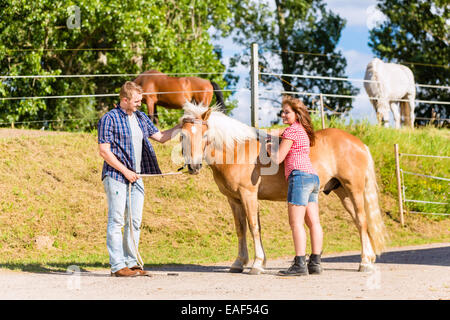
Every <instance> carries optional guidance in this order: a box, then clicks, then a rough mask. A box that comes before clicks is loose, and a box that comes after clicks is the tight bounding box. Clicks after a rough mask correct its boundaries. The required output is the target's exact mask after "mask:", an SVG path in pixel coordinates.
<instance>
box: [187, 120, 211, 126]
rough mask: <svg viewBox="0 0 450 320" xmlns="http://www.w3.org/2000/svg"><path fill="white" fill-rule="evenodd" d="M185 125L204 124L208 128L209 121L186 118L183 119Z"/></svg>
mask: <svg viewBox="0 0 450 320" xmlns="http://www.w3.org/2000/svg"><path fill="white" fill-rule="evenodd" d="M183 123H193V124H202V125H203V124H204V125H205V126H208V121H204V120H201V119H192V118H185V119H183Z"/></svg>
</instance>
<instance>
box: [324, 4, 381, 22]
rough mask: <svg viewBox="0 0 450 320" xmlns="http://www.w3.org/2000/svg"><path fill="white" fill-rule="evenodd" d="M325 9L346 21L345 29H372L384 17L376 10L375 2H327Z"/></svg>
mask: <svg viewBox="0 0 450 320" xmlns="http://www.w3.org/2000/svg"><path fill="white" fill-rule="evenodd" d="M325 2H326V4H327V7H328V8H329V9H330V10H331V11H333V12H335V13H337V14H339V15H340V16H341V17H342V18H345V19H346V20H347V27H367V28H368V29H372V28H373V27H374V26H375V25H376V24H377V23H379V22H381V21H383V20H384V19H385V16H384V15H383V13H382V12H381V11H379V10H377V9H376V7H375V6H376V4H377V1H376V0H354V1H348V0H328V1H325Z"/></svg>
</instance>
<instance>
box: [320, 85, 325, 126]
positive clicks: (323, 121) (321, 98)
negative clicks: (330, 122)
mask: <svg viewBox="0 0 450 320" xmlns="http://www.w3.org/2000/svg"><path fill="white" fill-rule="evenodd" d="M320 118H321V119H322V129H325V114H324V112H323V96H322V94H320Z"/></svg>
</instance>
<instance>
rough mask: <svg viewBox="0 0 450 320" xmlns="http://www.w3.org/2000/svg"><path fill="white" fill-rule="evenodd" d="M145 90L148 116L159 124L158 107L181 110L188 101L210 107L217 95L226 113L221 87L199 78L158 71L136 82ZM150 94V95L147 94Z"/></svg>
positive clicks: (152, 71) (149, 72)
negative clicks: (170, 74) (213, 97)
mask: <svg viewBox="0 0 450 320" xmlns="http://www.w3.org/2000/svg"><path fill="white" fill-rule="evenodd" d="M134 82H135V83H137V84H138V85H140V86H141V87H142V89H143V90H144V97H143V100H144V102H145V104H147V111H148V115H149V116H150V117H151V119H152V120H154V121H155V122H157V121H158V120H157V119H158V112H157V110H156V106H157V105H160V106H162V107H165V108H169V109H181V108H182V107H183V105H184V103H185V102H186V101H188V102H195V103H202V104H203V105H204V106H209V105H210V103H211V100H212V96H213V92H214V93H215V96H216V100H217V104H218V105H219V106H220V107H221V109H222V111H225V102H224V99H223V94H222V91H221V89H220V87H219V85H218V84H217V83H215V82H213V81H209V80H206V79H202V78H198V77H170V76H168V75H166V74H164V73H162V72H159V71H157V70H149V71H145V72H143V73H141V74H140V75H139V76H138V77H137V78H136V79H135V80H134ZM146 92H148V93H149V94H145V93H146Z"/></svg>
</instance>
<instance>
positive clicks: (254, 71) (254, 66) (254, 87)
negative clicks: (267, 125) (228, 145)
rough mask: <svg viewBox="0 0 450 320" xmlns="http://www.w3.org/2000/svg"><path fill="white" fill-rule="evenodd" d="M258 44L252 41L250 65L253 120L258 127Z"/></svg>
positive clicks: (253, 123)
mask: <svg viewBox="0 0 450 320" xmlns="http://www.w3.org/2000/svg"><path fill="white" fill-rule="evenodd" d="M258 65H259V62H258V44H257V43H252V61H251V67H250V73H251V74H250V82H251V121H252V127H255V128H258V104H259V102H258V94H259V93H258V75H259V69H258Z"/></svg>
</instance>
